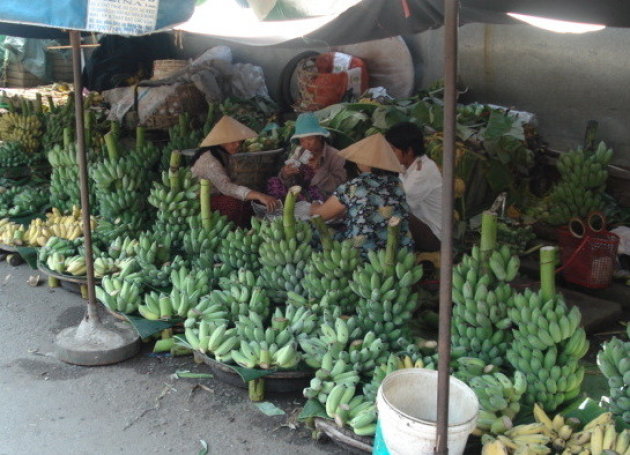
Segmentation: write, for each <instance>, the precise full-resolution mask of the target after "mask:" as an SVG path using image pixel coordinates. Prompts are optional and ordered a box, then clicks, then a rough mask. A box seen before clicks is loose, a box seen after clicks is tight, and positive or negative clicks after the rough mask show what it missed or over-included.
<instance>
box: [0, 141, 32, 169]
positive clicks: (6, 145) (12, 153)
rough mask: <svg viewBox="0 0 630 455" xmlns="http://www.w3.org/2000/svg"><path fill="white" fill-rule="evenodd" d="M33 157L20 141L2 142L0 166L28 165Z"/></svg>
mask: <svg viewBox="0 0 630 455" xmlns="http://www.w3.org/2000/svg"><path fill="white" fill-rule="evenodd" d="M32 159H33V157H32V156H31V155H29V154H27V153H26V152H25V151H24V147H23V146H22V144H20V143H19V142H3V143H1V144H0V168H3V169H6V168H16V167H24V166H28V165H29V164H30V163H31V161H32Z"/></svg>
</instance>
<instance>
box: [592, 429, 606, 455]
mask: <svg viewBox="0 0 630 455" xmlns="http://www.w3.org/2000/svg"><path fill="white" fill-rule="evenodd" d="M603 443H604V432H603V429H602V426H601V425H598V426H596V427H595V428H593V431H592V432H591V454H592V455H601V453H602V448H603Z"/></svg>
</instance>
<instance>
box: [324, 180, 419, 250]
mask: <svg viewBox="0 0 630 455" xmlns="http://www.w3.org/2000/svg"><path fill="white" fill-rule="evenodd" d="M334 196H336V197H337V199H339V202H341V203H342V204H343V205H345V206H346V209H347V210H346V216H345V218H344V219H343V224H344V227H345V229H344V230H343V231H342V232H341V231H340V232H339V233H338V237H339V239H340V240H344V239H353V240H354V242H355V244H356V245H357V246H361V248H362V249H363V253H364V254H366V253H367V251H369V250H373V249H381V248H385V246H386V245H387V223H388V222H389V219H390V218H391V217H392V216H397V217H400V218H401V220H402V222H401V229H400V233H401V237H400V244H401V246H404V247H407V248H410V249H413V246H414V245H413V239H412V238H411V234H410V233H409V222H408V207H407V202H406V201H405V192H404V190H403V188H402V186H401V184H400V179H399V177H398V175H376V174H372V173H369V172H365V173H362V174H360V175H359V176H358V177H357V178H355V179H353V180H350V181H349V182H346V183H344V184H342V185H340V186H339V187H338V188H337V190H336V191H335V193H334Z"/></svg>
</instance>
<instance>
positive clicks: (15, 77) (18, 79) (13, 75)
mask: <svg viewBox="0 0 630 455" xmlns="http://www.w3.org/2000/svg"><path fill="white" fill-rule="evenodd" d="M6 81H7V82H6V83H7V87H16V88H29V87H36V86H38V85H42V84H44V83H45V82H44V81H43V80H41V79H40V78H38V77H37V76H35V75H34V74H32V73H29V72H28V71H27V69H26V68H25V67H24V65H22V64H21V63H20V62H8V63H7V66H6Z"/></svg>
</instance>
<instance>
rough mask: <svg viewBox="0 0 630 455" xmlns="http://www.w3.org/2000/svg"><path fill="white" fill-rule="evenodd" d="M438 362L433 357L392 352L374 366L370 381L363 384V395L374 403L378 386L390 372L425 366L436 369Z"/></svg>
mask: <svg viewBox="0 0 630 455" xmlns="http://www.w3.org/2000/svg"><path fill="white" fill-rule="evenodd" d="M435 365H436V364H435V363H434V362H433V360H432V359H429V358H423V357H422V356H421V355H417V354H416V355H408V354H404V355H397V354H390V355H389V357H387V359H386V361H383V362H381V363H379V364H378V365H376V367H374V371H373V372H372V375H371V379H370V382H367V383H365V384H364V385H363V395H365V397H366V399H367V400H369V401H371V402H372V403H374V402H375V401H376V394H377V393H378V388H379V387H380V385H381V382H383V379H385V376H387V375H388V374H390V373H393V372H394V371H397V370H402V369H404V368H425V369H429V370H435V368H436V366H435Z"/></svg>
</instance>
